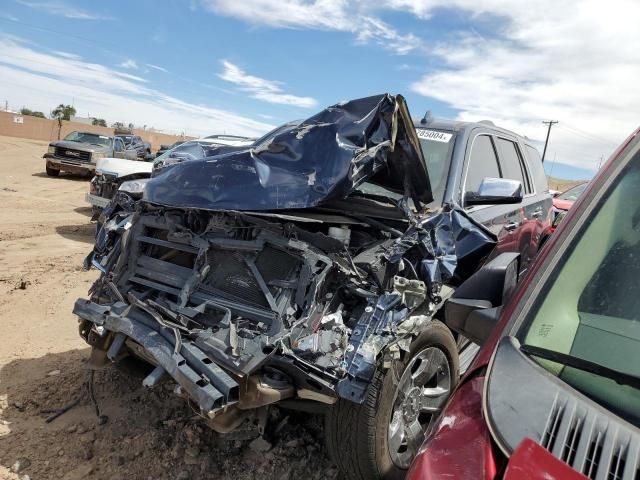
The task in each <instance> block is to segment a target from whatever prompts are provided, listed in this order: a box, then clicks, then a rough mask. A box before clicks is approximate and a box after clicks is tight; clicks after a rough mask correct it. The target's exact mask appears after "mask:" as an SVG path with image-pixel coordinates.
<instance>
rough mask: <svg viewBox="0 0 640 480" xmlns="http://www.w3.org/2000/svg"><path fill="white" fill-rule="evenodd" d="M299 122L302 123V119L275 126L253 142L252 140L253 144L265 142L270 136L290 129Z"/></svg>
mask: <svg viewBox="0 0 640 480" xmlns="http://www.w3.org/2000/svg"><path fill="white" fill-rule="evenodd" d="M300 123H302V120H294V121H292V122H287V123H285V124H284V125H280V126H279V127H276V128H274V129H273V130H271V131H269V132H267V133H265V134H264V135H263V136H262V137H260V138H259V139H257V140H256V141H255V142H253V144H254V145H260V144H262V143H264V142H266V141H267V140H270V139H271V138H273V137H275V136H276V135H279V134H280V133H283V132H285V131H287V130H291V129H292V128H293V127H295V126H297V125H300Z"/></svg>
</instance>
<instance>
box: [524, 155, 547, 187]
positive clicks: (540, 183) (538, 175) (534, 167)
mask: <svg viewBox="0 0 640 480" xmlns="http://www.w3.org/2000/svg"><path fill="white" fill-rule="evenodd" d="M525 147H526V149H527V157H528V159H529V169H530V170H531V177H532V180H533V183H534V184H535V186H536V191H537V192H538V193H542V192H548V191H549V184H548V183H547V175H546V174H545V173H544V167H543V166H542V160H541V159H540V154H539V153H538V150H536V149H535V148H534V147H532V146H531V145H525Z"/></svg>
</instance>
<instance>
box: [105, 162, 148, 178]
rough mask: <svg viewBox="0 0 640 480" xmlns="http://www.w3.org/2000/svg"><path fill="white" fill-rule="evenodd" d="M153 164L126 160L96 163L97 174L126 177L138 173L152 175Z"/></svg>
mask: <svg viewBox="0 0 640 480" xmlns="http://www.w3.org/2000/svg"><path fill="white" fill-rule="evenodd" d="M152 168H153V163H150V162H141V161H138V160H125V159H124V158H101V159H99V160H98V161H97V162H96V173H97V174H100V173H105V174H107V175H115V176H116V177H126V176H127V175H133V174H136V173H145V174H151V170H152Z"/></svg>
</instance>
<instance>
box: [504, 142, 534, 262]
mask: <svg viewBox="0 0 640 480" xmlns="http://www.w3.org/2000/svg"><path fill="white" fill-rule="evenodd" d="M494 141H495V144H496V147H497V149H498V157H499V162H500V167H501V170H502V176H503V177H504V178H508V179H511V180H518V181H519V182H520V183H522V189H523V193H524V196H523V199H522V203H521V204H520V205H519V212H518V220H517V221H518V225H517V226H516V227H515V228H514V229H513V230H512V232H511V236H510V239H509V240H510V242H515V243H514V244H511V243H509V244H505V245H502V246H501V248H502V249H503V250H502V251H504V250H506V249H508V250H510V251H518V252H520V254H521V256H520V267H521V269H522V270H526V269H527V268H528V267H529V265H530V263H531V260H532V259H533V257H535V254H536V252H537V251H538V243H539V241H540V235H541V232H540V231H539V229H538V221H539V218H540V217H542V215H543V209H542V206H541V205H539V203H538V201H537V198H536V192H535V189H534V185H533V180H532V178H531V175H530V172H529V170H528V168H527V163H526V161H525V157H524V154H523V152H522V150H521V148H520V145H519V143H518V141H517V140H516V139H515V138H509V137H506V136H503V135H499V136H495V137H494Z"/></svg>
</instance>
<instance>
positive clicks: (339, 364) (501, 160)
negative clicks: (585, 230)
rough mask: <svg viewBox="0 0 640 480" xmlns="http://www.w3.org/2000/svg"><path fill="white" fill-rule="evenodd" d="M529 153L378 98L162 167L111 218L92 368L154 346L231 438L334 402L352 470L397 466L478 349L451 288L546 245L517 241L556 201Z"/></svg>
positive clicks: (100, 252)
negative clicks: (455, 324)
mask: <svg viewBox="0 0 640 480" xmlns="http://www.w3.org/2000/svg"><path fill="white" fill-rule="evenodd" d="M510 148H511V150H510ZM528 148H529V147H528V146H527V144H526V142H524V141H523V140H522V139H521V138H520V137H517V136H515V135H513V134H510V133H509V132H506V131H503V130H500V129H496V128H495V127H493V126H490V125H484V124H480V125H477V124H476V125H465V124H455V123H449V122H435V121H433V122H431V121H427V122H425V123H424V124H423V123H418V124H417V128H416V126H414V124H413V121H412V120H411V117H410V115H409V111H408V109H407V107H406V104H405V101H404V99H403V98H402V97H400V96H392V95H379V96H374V97H368V98H363V99H358V100H353V101H350V102H345V103H340V104H337V105H334V106H332V107H329V108H328V109H326V110H323V111H322V112H320V113H318V114H317V115H315V116H313V117H311V118H309V119H307V120H304V121H302V122H300V123H299V124H294V125H291V126H290V127H289V128H285V129H283V130H282V131H280V132H279V133H278V134H276V135H275V136H273V137H272V138H270V139H269V140H267V141H265V142H257V143H256V144H254V145H253V146H251V147H249V148H247V149H246V150H241V151H234V152H228V153H225V154H221V155H217V156H215V157H210V158H204V159H201V160H194V161H190V162H184V163H180V164H176V165H173V166H172V167H171V168H167V169H163V170H161V171H159V172H158V173H157V174H156V175H155V176H154V177H153V178H152V179H150V180H149V182H148V183H147V185H146V188H145V191H144V196H143V198H142V200H140V201H137V202H134V201H133V200H132V199H131V198H127V196H126V194H125V193H121V194H120V195H119V196H118V197H116V199H115V201H114V202H113V203H112V204H111V206H110V207H109V209H108V211H107V212H106V213H105V217H106V218H105V222H104V225H103V227H102V229H101V230H100V232H99V233H98V235H97V240H96V245H95V247H94V250H93V252H92V254H91V257H90V261H91V263H92V264H93V265H94V266H95V267H96V268H98V269H99V270H101V272H102V273H101V275H100V277H99V278H98V280H97V281H96V282H95V284H94V285H93V287H92V289H91V297H90V298H89V299H79V300H78V301H77V302H76V304H75V307H74V312H75V313H76V314H77V315H78V316H79V317H80V334H81V335H82V337H83V338H84V339H85V340H86V341H87V342H88V343H89V344H90V345H91V346H92V347H93V349H94V352H93V355H92V360H93V362H94V364H95V366H100V365H104V364H107V363H109V362H110V361H117V362H122V361H126V359H127V357H129V358H132V357H136V358H139V359H142V360H144V361H145V362H147V363H149V364H151V365H153V366H154V367H155V368H154V370H153V371H152V372H151V373H150V374H149V375H148V376H147V377H146V378H145V380H144V384H145V385H146V386H148V387H153V386H155V385H157V384H158V383H159V382H161V381H163V380H168V381H171V382H174V383H176V384H177V390H178V391H180V392H182V393H183V394H184V395H185V396H187V397H188V398H189V400H190V401H191V402H192V403H193V404H194V405H195V406H196V407H197V408H198V409H199V411H200V412H201V413H202V415H204V416H205V417H207V418H208V423H209V425H210V426H211V427H212V428H214V429H215V430H217V431H219V432H223V433H226V432H230V431H232V430H234V429H237V428H239V427H241V426H243V425H246V424H254V423H256V422H257V423H260V422H263V421H265V420H266V419H267V418H268V416H267V415H266V413H267V410H268V409H269V407H270V406H272V405H275V404H278V405H281V406H285V405H286V406H287V407H301V408H309V407H310V406H322V407H325V408H326V410H327V416H326V417H327V422H326V435H327V444H328V446H329V450H330V451H331V454H332V455H333V457H334V459H335V461H336V462H337V464H338V466H339V467H340V469H341V470H342V471H343V473H344V474H345V475H346V476H348V477H349V478H376V477H385V478H390V477H393V476H397V475H402V474H403V473H404V471H405V470H406V469H407V468H408V466H409V463H410V461H411V459H412V457H413V456H414V455H415V452H416V450H417V447H418V446H419V445H420V444H421V442H422V439H423V434H424V431H425V429H426V428H427V427H428V426H429V424H430V423H431V422H432V419H434V418H435V417H436V416H437V413H438V412H439V411H440V410H441V408H442V406H443V404H444V402H445V401H446V400H447V398H448V396H449V393H450V391H451V390H452V388H453V387H454V386H455V384H456V382H457V380H458V377H459V371H460V360H459V355H458V351H459V349H460V348H463V347H464V351H463V353H464V355H465V357H464V358H467V357H470V356H472V355H473V353H474V349H473V348H472V347H469V346H468V345H467V344H468V342H465V340H464V339H463V338H459V337H458V338H456V337H454V335H453V334H452V332H451V331H450V330H449V329H448V328H447V327H445V325H444V324H443V323H441V322H440V321H439V320H438V319H439V318H440V308H441V306H442V304H443V302H444V301H445V300H446V299H447V298H448V297H450V296H451V294H452V293H453V292H454V290H455V287H456V285H458V284H459V283H460V282H461V281H462V280H464V279H465V278H466V277H467V276H468V275H469V274H470V273H471V272H473V271H475V270H476V269H477V268H478V267H479V266H480V265H481V264H482V262H483V261H485V259H487V258H488V257H490V256H491V255H492V254H493V253H494V252H495V251H496V250H501V249H502V250H503V249H510V248H514V249H519V248H523V249H526V248H529V244H530V243H531V244H532V243H533V242H535V241H539V240H540V239H539V238H537V237H536V238H535V239H534V238H533V236H535V235H537V234H535V233H533V232H532V233H531V234H532V238H531V239H530V240H526V241H525V243H526V245H525V246H523V245H522V243H521V242H519V241H516V240H515V238H513V237H516V236H517V237H518V238H521V237H522V238H524V234H523V233H520V232H519V228H520V227H524V226H525V225H526V224H527V222H538V221H539V222H541V223H544V220H545V219H546V218H547V216H546V215H547V214H546V213H545V211H544V209H545V208H550V205H551V199H550V196H549V195H548V194H546V193H544V192H543V191H542V190H543V189H544V188H545V186H544V185H542V183H540V182H541V180H540V178H538V176H539V174H540V171H541V170H540V168H541V165H539V162H540V161H539V159H536V158H533V153H532V152H530V151H529V150H528ZM536 161H537V162H538V165H536V166H535V167H532V166H531V164H533V163H534V162H536ZM491 162H493V163H494V164H495V165H492V164H491ZM512 162H515V163H512ZM518 169H519V170H518ZM518 171H519V172H520V175H519V176H518V175H515V173H517V172H518ZM514 172H515V173H514ZM480 177H481V178H480ZM478 179H479V180H478ZM547 204H548V205H547ZM525 217H526V218H525ZM513 225H517V226H516V227H513ZM532 250H533V249H532ZM532 254H533V251H532ZM523 258H526V256H525V255H523ZM463 363H466V362H463Z"/></svg>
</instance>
